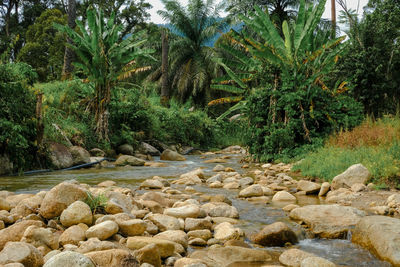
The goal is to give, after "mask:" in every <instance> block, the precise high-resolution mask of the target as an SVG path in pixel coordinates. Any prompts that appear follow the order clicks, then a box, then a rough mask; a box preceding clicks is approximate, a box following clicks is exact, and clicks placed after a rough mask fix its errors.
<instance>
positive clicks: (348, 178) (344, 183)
mask: <svg viewBox="0 0 400 267" xmlns="http://www.w3.org/2000/svg"><path fill="white" fill-rule="evenodd" d="M370 176H371V174H370V172H369V171H368V169H367V168H365V167H364V166H363V165H362V164H355V165H352V166H350V167H349V168H348V169H347V170H346V171H344V172H343V173H341V174H339V175H338V176H336V177H335V178H333V180H332V188H333V189H339V188H341V187H345V188H350V187H351V186H352V185H353V184H356V183H360V184H365V183H366V182H367V181H368V179H369V178H370Z"/></svg>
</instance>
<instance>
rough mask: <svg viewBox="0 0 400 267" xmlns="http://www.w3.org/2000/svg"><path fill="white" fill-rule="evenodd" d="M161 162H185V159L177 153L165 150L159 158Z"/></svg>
mask: <svg viewBox="0 0 400 267" xmlns="http://www.w3.org/2000/svg"><path fill="white" fill-rule="evenodd" d="M160 159H161V160H170V161H185V160H186V158H185V157H184V156H182V155H180V154H179V153H178V152H175V151H172V150H170V149H165V150H164V151H163V152H162V153H161V156H160Z"/></svg>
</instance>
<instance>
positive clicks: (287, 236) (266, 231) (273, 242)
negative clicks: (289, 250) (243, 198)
mask: <svg viewBox="0 0 400 267" xmlns="http://www.w3.org/2000/svg"><path fill="white" fill-rule="evenodd" d="M251 240H252V241H253V242H254V243H256V244H259V245H262V246H270V247H278V246H279V247H282V246H285V244H286V243H288V242H289V243H291V244H295V243H297V236H296V234H295V233H294V232H293V230H292V229H290V228H289V227H288V226H287V225H286V224H285V223H283V222H276V223H273V224H270V225H267V226H265V227H264V228H263V229H262V230H261V231H260V232H258V233H257V234H255V235H254V236H253V237H252V238H251Z"/></svg>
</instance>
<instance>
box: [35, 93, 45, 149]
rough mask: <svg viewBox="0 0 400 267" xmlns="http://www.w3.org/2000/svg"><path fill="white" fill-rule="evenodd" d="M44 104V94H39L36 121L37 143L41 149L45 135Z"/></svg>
mask: <svg viewBox="0 0 400 267" xmlns="http://www.w3.org/2000/svg"><path fill="white" fill-rule="evenodd" d="M42 103H43V93H39V94H38V95H37V96H36V120H37V124H36V142H37V146H38V147H39V149H40V148H41V147H42V143H43V135H44V124H43V112H42Z"/></svg>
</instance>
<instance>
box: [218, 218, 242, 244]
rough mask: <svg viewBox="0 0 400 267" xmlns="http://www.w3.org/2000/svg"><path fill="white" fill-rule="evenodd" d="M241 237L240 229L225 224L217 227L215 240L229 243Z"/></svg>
mask: <svg viewBox="0 0 400 267" xmlns="http://www.w3.org/2000/svg"><path fill="white" fill-rule="evenodd" d="M239 237H240V231H239V229H238V228H235V227H233V225H232V224H230V223H229V222H223V223H220V224H218V225H217V226H215V228H214V238H215V239H218V240H221V241H227V240H230V239H238V238H239Z"/></svg>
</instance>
